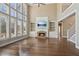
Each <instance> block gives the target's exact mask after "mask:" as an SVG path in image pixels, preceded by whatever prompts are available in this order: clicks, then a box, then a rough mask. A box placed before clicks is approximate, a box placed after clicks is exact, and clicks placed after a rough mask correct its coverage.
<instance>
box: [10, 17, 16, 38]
mask: <svg viewBox="0 0 79 59" xmlns="http://www.w3.org/2000/svg"><path fill="white" fill-rule="evenodd" d="M10 26H11V27H10V30H11V37H15V36H16V19H14V18H11V23H10Z"/></svg>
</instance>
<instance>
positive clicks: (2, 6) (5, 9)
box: [0, 3, 9, 14]
mask: <svg viewBox="0 0 79 59" xmlns="http://www.w3.org/2000/svg"><path fill="white" fill-rule="evenodd" d="M0 11H1V12H3V13H7V14H9V7H8V6H7V5H5V4H2V3H0Z"/></svg>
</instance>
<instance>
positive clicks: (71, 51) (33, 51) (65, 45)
mask: <svg viewBox="0 0 79 59" xmlns="http://www.w3.org/2000/svg"><path fill="white" fill-rule="evenodd" d="M78 55H79V49H76V48H75V44H74V43H72V42H69V41H67V40H66V39H61V40H58V39H55V38H53V39H36V38H29V39H24V40H22V41H19V42H15V43H13V44H10V45H7V46H5V47H1V48H0V56H78Z"/></svg>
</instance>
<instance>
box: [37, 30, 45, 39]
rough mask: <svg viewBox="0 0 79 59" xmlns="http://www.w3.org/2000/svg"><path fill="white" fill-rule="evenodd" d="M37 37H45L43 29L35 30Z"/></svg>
mask: <svg viewBox="0 0 79 59" xmlns="http://www.w3.org/2000/svg"><path fill="white" fill-rule="evenodd" d="M37 37H38V38H45V37H46V32H45V31H39V32H37Z"/></svg>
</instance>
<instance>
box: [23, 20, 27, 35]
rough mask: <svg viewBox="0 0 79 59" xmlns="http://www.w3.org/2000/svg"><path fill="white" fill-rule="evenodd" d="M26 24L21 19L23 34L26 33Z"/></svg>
mask: <svg viewBox="0 0 79 59" xmlns="http://www.w3.org/2000/svg"><path fill="white" fill-rule="evenodd" d="M26 25H27V24H26V22H24V21H23V34H24V35H25V34H27V28H26V27H27V26H26Z"/></svg>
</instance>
